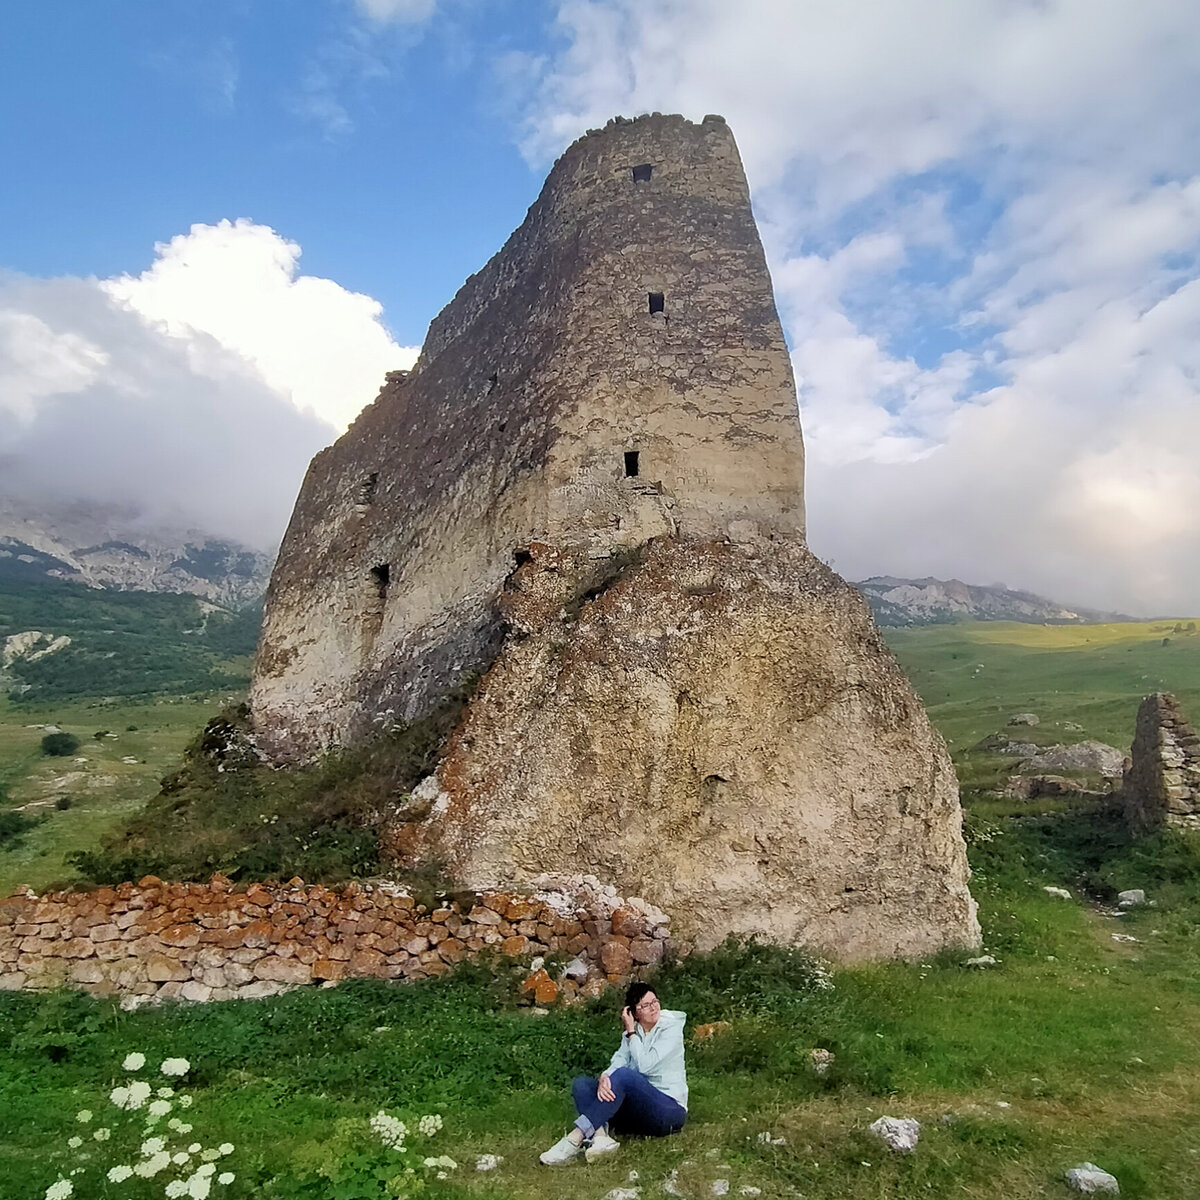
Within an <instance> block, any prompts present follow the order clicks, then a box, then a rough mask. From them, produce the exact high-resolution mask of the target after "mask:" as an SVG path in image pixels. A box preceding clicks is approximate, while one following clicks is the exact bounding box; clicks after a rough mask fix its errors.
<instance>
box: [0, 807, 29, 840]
mask: <svg viewBox="0 0 1200 1200" xmlns="http://www.w3.org/2000/svg"><path fill="white" fill-rule="evenodd" d="M37 824H38V820H37V818H36V817H27V816H26V815H25V814H24V813H19V812H14V811H12V810H11V809H9V810H8V811H6V812H0V850H15V849H16V848H17V847H18V846H20V845H21V843H22V842H23V841H24V840H25V835H26V834H27V833H28V832H29V831H30V830H31V829H32V828H33V827H34V826H35V825H37Z"/></svg>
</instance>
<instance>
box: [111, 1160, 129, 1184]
mask: <svg viewBox="0 0 1200 1200" xmlns="http://www.w3.org/2000/svg"><path fill="white" fill-rule="evenodd" d="M132 1174H133V1168H132V1167H130V1166H126V1165H125V1164H124V1163H122V1164H121V1165H120V1166H117V1167H109V1168H108V1182H109V1183H124V1182H125V1180H126V1179H128V1178H129V1177H130V1175H132Z"/></svg>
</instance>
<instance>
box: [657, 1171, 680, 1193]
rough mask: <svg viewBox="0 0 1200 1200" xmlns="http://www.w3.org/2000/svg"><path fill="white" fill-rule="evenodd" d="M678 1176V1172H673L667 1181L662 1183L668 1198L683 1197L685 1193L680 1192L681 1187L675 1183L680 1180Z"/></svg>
mask: <svg viewBox="0 0 1200 1200" xmlns="http://www.w3.org/2000/svg"><path fill="white" fill-rule="evenodd" d="M678 1176H679V1172H678V1171H672V1172H671V1173H670V1175H668V1176H667V1177H666V1179H664V1180H663V1181H662V1190H663V1191H664V1192H666V1194H667V1195H668V1196H682V1195H683V1193H682V1192H681V1191H680V1190H679V1186H678V1185H677V1184H676V1182H675V1180H676V1179H677V1178H678Z"/></svg>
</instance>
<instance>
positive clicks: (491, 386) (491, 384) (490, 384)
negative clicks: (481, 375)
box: [487, 371, 500, 396]
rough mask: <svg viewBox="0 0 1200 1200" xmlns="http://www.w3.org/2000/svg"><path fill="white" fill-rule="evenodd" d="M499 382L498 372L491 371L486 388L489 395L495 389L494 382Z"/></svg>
mask: <svg viewBox="0 0 1200 1200" xmlns="http://www.w3.org/2000/svg"><path fill="white" fill-rule="evenodd" d="M499 382H500V376H499V374H498V373H497V372H496V371H493V372H492V373H491V375H489V376H488V385H487V390H488V395H489V396H490V395H491V394H492V393H493V392H494V391H495V390H496V384H498V383H499Z"/></svg>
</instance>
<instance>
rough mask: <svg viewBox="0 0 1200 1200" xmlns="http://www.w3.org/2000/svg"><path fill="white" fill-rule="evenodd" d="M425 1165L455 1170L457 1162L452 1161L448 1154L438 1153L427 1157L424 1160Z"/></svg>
mask: <svg viewBox="0 0 1200 1200" xmlns="http://www.w3.org/2000/svg"><path fill="white" fill-rule="evenodd" d="M425 1166H427V1167H441V1168H442V1169H443V1170H445V1171H457V1170H458V1163H456V1162H455V1161H454V1159H452V1158H451V1157H450V1156H449V1155H448V1154H440V1155H438V1157H437V1158H427V1159H426V1160H425Z"/></svg>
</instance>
